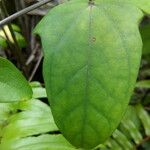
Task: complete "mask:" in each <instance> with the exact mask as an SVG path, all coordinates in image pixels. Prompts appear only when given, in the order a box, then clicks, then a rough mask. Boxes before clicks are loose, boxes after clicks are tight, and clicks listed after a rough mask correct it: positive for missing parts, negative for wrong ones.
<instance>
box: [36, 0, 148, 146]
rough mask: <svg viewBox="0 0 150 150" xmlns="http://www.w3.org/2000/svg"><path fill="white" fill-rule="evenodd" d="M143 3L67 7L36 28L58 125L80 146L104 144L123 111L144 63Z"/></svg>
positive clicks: (82, 2) (104, 1)
mask: <svg viewBox="0 0 150 150" xmlns="http://www.w3.org/2000/svg"><path fill="white" fill-rule="evenodd" d="M145 2H147V3H148V4H147V6H146V7H145V5H143V3H142V2H141V1H135V0H132V1H128V0H125V1H124V0H95V1H94V4H93V3H88V1H87V0H76V1H71V2H66V3H65V4H62V5H60V6H58V7H56V8H54V9H53V10H52V11H50V12H49V13H48V15H47V16H46V17H45V18H44V19H43V20H42V21H41V22H40V23H39V25H38V26H37V27H36V29H35V32H36V33H38V34H40V36H41V38H42V43H43V48H44V54H45V60H44V79H45V83H46V89H47V94H48V98H49V101H50V104H51V108H52V113H53V115H54V119H55V122H56V124H57V126H58V127H59V129H60V130H61V132H62V133H63V135H64V136H65V137H66V138H67V139H68V140H69V141H70V142H71V143H72V144H73V145H75V146H76V147H83V148H92V147H94V146H96V145H98V144H99V143H102V142H104V141H105V140H106V139H107V138H108V137H109V136H110V135H111V134H112V132H113V131H114V129H115V128H116V127H117V125H118V124H119V122H120V120H121V118H122V116H123V114H124V112H125V109H126V107H127V104H128V102H129V99H130V96H131V93H132V90H133V88H134V85H135V81H136V77H137V73H138V68H139V64H140V57H141V50H142V40H141V37H140V34H139V29H138V24H139V22H140V20H141V18H142V16H143V13H142V11H145V12H146V13H149V11H150V9H149V8H150V7H149V4H150V2H149V1H146V0H145ZM141 10H142V11H141ZM131 14H132V15H131Z"/></svg>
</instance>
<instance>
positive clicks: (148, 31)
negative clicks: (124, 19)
mask: <svg viewBox="0 0 150 150" xmlns="http://www.w3.org/2000/svg"><path fill="white" fill-rule="evenodd" d="M140 33H141V36H142V40H143V54H144V55H147V54H150V24H148V25H143V26H141V27H140Z"/></svg>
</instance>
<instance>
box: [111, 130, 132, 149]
mask: <svg viewBox="0 0 150 150" xmlns="http://www.w3.org/2000/svg"><path fill="white" fill-rule="evenodd" d="M112 136H113V138H114V139H115V140H116V141H117V142H118V143H119V144H120V145H121V146H122V147H123V149H126V150H132V149H133V145H132V144H131V143H130V141H129V140H128V139H127V137H126V136H125V135H124V134H122V132H120V131H119V130H118V129H117V130H116V131H115V132H114V133H113V135H112Z"/></svg>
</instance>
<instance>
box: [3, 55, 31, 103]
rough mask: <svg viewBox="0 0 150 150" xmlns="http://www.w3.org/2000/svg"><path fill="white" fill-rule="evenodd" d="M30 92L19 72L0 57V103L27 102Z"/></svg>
mask: <svg viewBox="0 0 150 150" xmlns="http://www.w3.org/2000/svg"><path fill="white" fill-rule="evenodd" d="M31 97H32V90H31V87H30V85H29V84H28V82H27V81H26V79H25V78H24V77H23V75H22V74H21V72H20V71H19V70H18V69H17V68H16V67H15V66H14V65H13V64H12V63H11V62H9V61H8V60H7V59H4V58H2V57H0V102H1V103H2V102H14V101H23V100H29V99H31Z"/></svg>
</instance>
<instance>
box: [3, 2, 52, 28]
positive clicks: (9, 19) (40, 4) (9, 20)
mask: <svg viewBox="0 0 150 150" xmlns="http://www.w3.org/2000/svg"><path fill="white" fill-rule="evenodd" d="M50 1H52V0H43V1H40V2H38V3H36V4H34V5H31V6H29V7H27V8H25V9H23V10H21V11H19V12H17V13H15V14H13V15H11V16H9V17H7V18H5V19H4V20H2V21H0V27H1V26H3V25H5V24H7V23H9V22H11V21H12V20H14V19H16V18H18V17H20V16H22V15H24V14H27V13H28V12H30V11H32V10H34V9H36V8H38V7H41V6H42V5H45V4H47V3H49V2H50Z"/></svg>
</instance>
